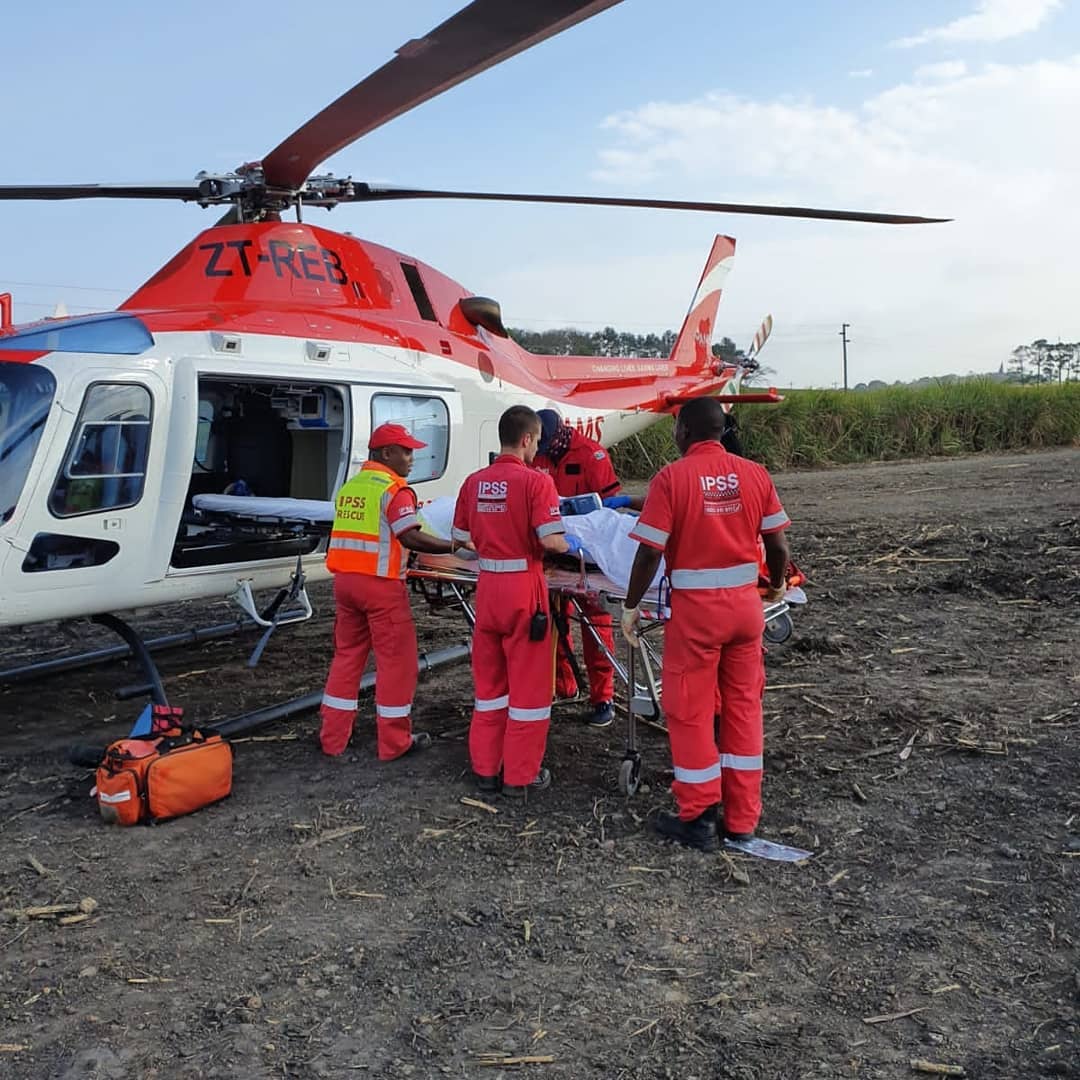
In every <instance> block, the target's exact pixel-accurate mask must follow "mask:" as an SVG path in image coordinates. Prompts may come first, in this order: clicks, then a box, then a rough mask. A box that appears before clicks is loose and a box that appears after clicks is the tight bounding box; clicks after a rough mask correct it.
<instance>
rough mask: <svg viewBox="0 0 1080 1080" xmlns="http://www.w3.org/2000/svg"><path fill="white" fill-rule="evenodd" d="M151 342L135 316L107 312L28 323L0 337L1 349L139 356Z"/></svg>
mask: <svg viewBox="0 0 1080 1080" xmlns="http://www.w3.org/2000/svg"><path fill="white" fill-rule="evenodd" d="M153 344H154V338H153V336H152V335H151V333H150V331H149V330H147V329H146V327H145V326H144V325H143V323H142V322H141V320H139V319H137V318H135V316H134V315H126V314H119V313H117V312H107V313H106V314H104V315H87V316H84V317H82V318H76V319H64V320H63V321H60V322H55V323H42V324H39V325H37V326H28V327H27V328H26V329H25V330H20V331H19V332H18V333H15V334H7V335H5V336H3V337H0V350H4V349H8V350H11V349H16V350H19V351H25V352H36V351H37V350H39V349H40V350H41V351H42V352H69V353H108V354H111V355H114V356H138V355H139V353H142V352H146V350H147V349H149V348H150V346H151V345H153Z"/></svg>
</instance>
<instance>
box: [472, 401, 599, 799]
mask: <svg viewBox="0 0 1080 1080" xmlns="http://www.w3.org/2000/svg"><path fill="white" fill-rule="evenodd" d="M539 439H540V418H539V417H538V416H537V415H536V413H535V412H533V410H532V409H529V408H527V407H526V406H524V405H515V406H513V407H511V408H509V409H507V410H506V412H504V413H503V414H502V416H501V417H500V418H499V443H500V444H501V453H500V454H499V456H498V457H497V458H496V459H495V460H494V462H492V464H491V465H489V466H488V467H487V468H486V469H481V470H480V471H479V472H475V473H473V474H472V475H471V476H470V477H469V478H468V479H467V480H466V481H465V483H464V484H463V485H462V488H461V492H460V493H459V494H458V500H457V507H456V509H455V512H454V527H453V538H454V540H455V541H456V542H457V543H462V544H468V543H471V544H472V546H473V547H474V548H475V549H476V554H477V555H478V556H479V568H480V573H479V580H478V581H477V585H476V626H475V627H474V629H473V643H472V671H473V682H474V684H475V693H476V700H475V702H474V706H473V718H472V724H471V725H470V727H469V757H470V759H471V761H472V768H473V773H474V774H475V777H476V785H477V787H478V788H479V789H480V790H481V791H484V792H492V793H494V792H498V791H499V790H501V791H502V793H503V795H509V796H513V797H522V796H525V795H527V793H528V792H529V791H537V790H542V789H543V788H546V787H547V786H548V785H549V784H550V783H551V774H550V772H549V771H548V770H547V769H545V768H543V767H542V765H541V762H542V761H543V760H544V749H545V747H546V744H547V733H548V727H549V725H550V722H551V696H552V688H553V682H554V677H553V670H552V663H553V658H552V652H551V627H550V622H551V619H550V613H549V610H548V591H547V583H546V582H545V580H544V566H543V560H544V552H545V551H551V552H566V551H570V550H571V549H572V548H573V547H576V546H577V545H575V544H571V543H569V542H568V541H567V538H566V536H565V535H564V532H563V524H562V519H561V517H560V516H559V496H558V494H557V493H556V491H555V485H554V483H553V482H552V480H551V477H550V476H547V475H545V474H544V473H540V472H536V471H535V470H534V469H532V468H530V464H531V462H532V460H533V457H534V456H535V455H536V445H537V442H538V441H539ZM500 770H501V772H502V776H501V777H500Z"/></svg>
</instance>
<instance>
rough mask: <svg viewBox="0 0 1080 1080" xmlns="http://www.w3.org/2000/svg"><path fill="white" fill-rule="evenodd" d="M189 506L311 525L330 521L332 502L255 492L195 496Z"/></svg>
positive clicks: (243, 516) (231, 514)
mask: <svg viewBox="0 0 1080 1080" xmlns="http://www.w3.org/2000/svg"><path fill="white" fill-rule="evenodd" d="M191 505H192V506H194V507H195V509H196V510H202V511H204V512H206V513H212V514H229V515H230V516H231V517H238V518H248V519H251V520H258V519H260V518H263V519H265V518H273V519H274V520H275V521H281V520H285V521H303V522H311V523H313V524H332V523H333V521H334V504H333V503H332V502H323V501H322V500H320V499H269V498H262V497H260V496H258V495H194V496H192V499H191Z"/></svg>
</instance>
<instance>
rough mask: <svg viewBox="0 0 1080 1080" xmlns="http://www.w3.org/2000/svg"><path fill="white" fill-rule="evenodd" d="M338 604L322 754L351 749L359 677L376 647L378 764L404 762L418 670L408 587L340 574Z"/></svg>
mask: <svg viewBox="0 0 1080 1080" xmlns="http://www.w3.org/2000/svg"><path fill="white" fill-rule="evenodd" d="M334 604H335V606H336V608H337V614H336V618H335V620H334V659H333V661H332V662H331V664H330V674H329V676H328V677H327V680H326V690H325V691H324V693H323V699H322V707H321V709H320V713H321V715H322V729H321V730H320V732H319V740H320V742H321V743H322V748H323V753H325V754H340V753H342V752H343V751H344V750H345V747H346V746H347V745H348V742H349V736H350V735H352V729H353V723H354V722H355V721H356V710H357V705H358V702H357V694H358V692H359V689H360V677H361V676H362V675H363V674H364V668H365V667H366V666H367V662H368V656H369V654H370V653H371V650H372V649H373V648H374V650H375V724H376V731H377V733H378V745H379V760H380V761H390V760H392V759H393V758H396V757H401V755H402V754H404V753H405V751H406V750H408V749H409V747H410V746H411V745H412V719H411V713H412V699H413V694H414V693H415V691H416V676H417V673H418V670H419V663H418V659H417V654H416V627H415V625H414V624H413V617H412V609H411V608H410V607H409V593H408V590H407V589H406V587H405V582H404V581H394V580H392V579H390V578H380V577H374V576H372V575H369V574H347V573H337V574H335V575H334Z"/></svg>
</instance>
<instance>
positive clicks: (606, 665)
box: [555, 602, 615, 705]
mask: <svg viewBox="0 0 1080 1080" xmlns="http://www.w3.org/2000/svg"><path fill="white" fill-rule="evenodd" d="M581 610H582V612H583V614H585V615H587V616H588V618H589V621H590V622H591V623H592V624H593V626H595V627H596V632H597V633H598V634H599V635H600V640H601V641H602V642H603V643H604V644H605V645H606V646H607V647H608V650H609V651H610V652H611V653H612V654H614V652H615V637H614V634H613V633H612V630H611V614H610V613H609V612H608V611H605V610H604V608H602V607H601V606H600V605H599V604H594V603H587V602H586V603H585V604H582V605H581ZM573 611H574V605H573V604H571V603H569V602H567V605H566V614H567V616H568V617H569V616H570V615H572V614H573ZM573 625H574V624H573V623H572V622H571V623H569V626H568V630H567V635H566V638H567V644H568V645H569V647H570V648H571V649H572V648H573V647H574V634H573ZM581 647H582V651H583V652H584V653H585V668H586V670H587V671H588V674H589V701H591V702H592V703H593V705H600V704H601V703H603V702H605V701H612V700H614V698H615V669H614V668H613V667H612V666H611V661H610V660H608V658H607V657H606V656H605V655H604V651H603V649H601V648H600V646H599V645H597V643H596V639H595V638H594V637H593V636H592V634H590V633H589V631H588V630H586V629H585V628H584V627H582V628H581ZM577 691H578V687H577V681H576V680H575V678H574V669H573V668H572V667H571V666H570V661H569V659H568V658H567V656H566V653H565V651H564V647H563V645H562V643H561V642H560V643H559V647H558V650H557V652H556V662H555V694H556V696H558V697H573V696H574V695H575V694H576V693H577Z"/></svg>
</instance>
